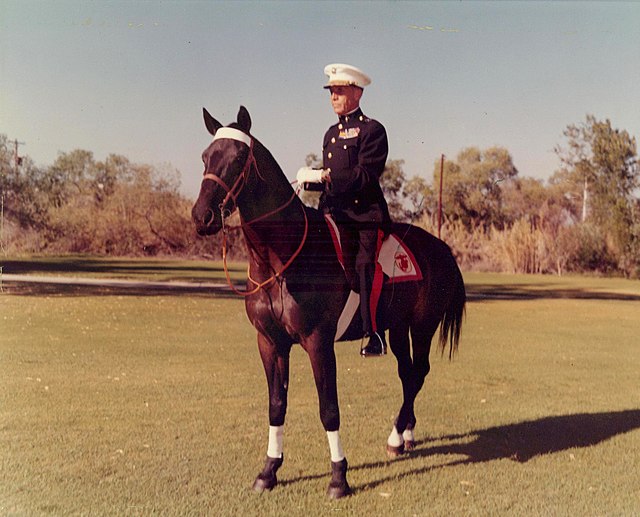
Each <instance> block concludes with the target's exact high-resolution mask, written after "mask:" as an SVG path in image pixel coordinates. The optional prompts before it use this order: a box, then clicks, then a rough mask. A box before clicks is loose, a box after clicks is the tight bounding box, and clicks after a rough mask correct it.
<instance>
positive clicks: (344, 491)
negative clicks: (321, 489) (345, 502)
mask: <svg viewBox="0 0 640 517" xmlns="http://www.w3.org/2000/svg"><path fill="white" fill-rule="evenodd" d="M348 495H351V487H350V486H349V483H347V458H343V459H342V460H341V461H337V462H334V461H332V462H331V482H330V483H329V488H327V496H328V497H329V499H340V498H341V497H345V496H348Z"/></svg>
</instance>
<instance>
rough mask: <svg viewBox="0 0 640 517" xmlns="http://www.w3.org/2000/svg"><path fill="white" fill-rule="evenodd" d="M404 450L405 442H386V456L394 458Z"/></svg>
mask: <svg viewBox="0 0 640 517" xmlns="http://www.w3.org/2000/svg"><path fill="white" fill-rule="evenodd" d="M404 451H405V443H403V444H401V445H398V446H397V447H396V446H395V445H389V444H387V456H388V457H389V458H391V459H392V460H395V459H396V458H397V457H398V456H401V455H402V454H403V453H404Z"/></svg>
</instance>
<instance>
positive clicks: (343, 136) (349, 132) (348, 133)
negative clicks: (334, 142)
mask: <svg viewBox="0 0 640 517" xmlns="http://www.w3.org/2000/svg"><path fill="white" fill-rule="evenodd" d="M359 134H360V128H359V127H350V128H349V129H343V130H342V131H340V135H339V138H340V140H347V139H349V138H356V137H357V136H358V135H359Z"/></svg>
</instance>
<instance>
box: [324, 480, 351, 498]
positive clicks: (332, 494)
mask: <svg viewBox="0 0 640 517" xmlns="http://www.w3.org/2000/svg"><path fill="white" fill-rule="evenodd" d="M348 495H351V487H350V486H349V483H347V482H345V483H344V484H341V485H338V486H333V483H329V488H327V496H328V497H329V499H340V498H341V497H346V496H348Z"/></svg>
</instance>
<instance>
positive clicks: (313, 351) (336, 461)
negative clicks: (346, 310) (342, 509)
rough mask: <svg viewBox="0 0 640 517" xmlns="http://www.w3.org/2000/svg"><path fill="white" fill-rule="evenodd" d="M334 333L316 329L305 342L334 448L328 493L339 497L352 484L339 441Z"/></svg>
mask: <svg viewBox="0 0 640 517" xmlns="http://www.w3.org/2000/svg"><path fill="white" fill-rule="evenodd" d="M333 335H334V333H332V332H324V333H321V332H314V333H313V334H312V335H311V336H309V337H308V338H307V339H305V340H304V341H303V343H302V345H303V347H304V348H305V350H306V351H307V353H308V354H309V359H310V360H311V367H312V369H313V377H314V379H315V383H316V389H317V390H318V400H319V403H320V420H321V422H322V425H323V426H324V429H325V431H326V432H327V439H328V441H329V450H330V452H331V481H330V482H329V488H328V489H327V495H328V496H329V497H330V498H332V499H339V498H340V497H344V496H346V495H349V494H351V488H350V487H349V483H348V482H347V459H346V458H345V456H344V451H343V449H342V443H341V442H340V433H339V429H340V408H339V406H338V389H337V384H336V356H335V352H334V350H333Z"/></svg>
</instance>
